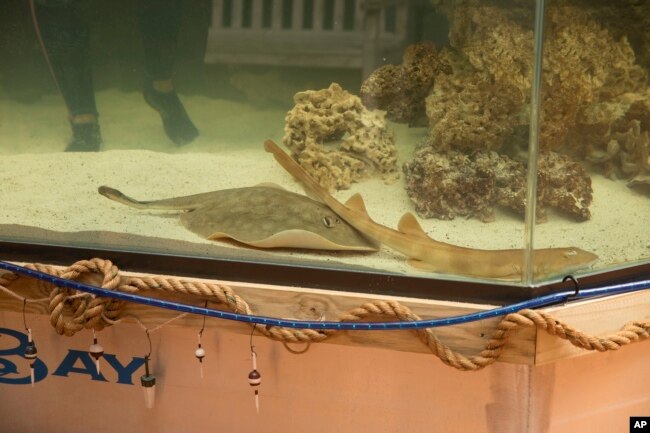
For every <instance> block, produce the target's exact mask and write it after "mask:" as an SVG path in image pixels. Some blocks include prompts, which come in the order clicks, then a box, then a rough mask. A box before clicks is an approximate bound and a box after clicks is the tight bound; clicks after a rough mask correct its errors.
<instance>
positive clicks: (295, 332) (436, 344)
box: [0, 258, 650, 371]
mask: <svg viewBox="0 0 650 433" xmlns="http://www.w3.org/2000/svg"><path fill="white" fill-rule="evenodd" d="M26 267H28V268H30V269H33V270H37V271H41V272H45V273H48V274H51V275H56V276H60V277H62V278H66V279H71V280H81V279H83V278H88V274H99V275H101V276H102V283H101V287H102V288H104V289H109V290H117V291H121V292H127V293H136V292H139V291H146V290H156V291H160V292H164V293H176V294H183V295H189V296H193V297H196V298H199V299H201V303H204V302H206V301H207V302H212V303H214V304H217V305H223V306H224V307H225V308H227V309H229V310H230V311H232V312H236V313H241V314H248V315H251V314H253V311H252V310H251V308H250V306H249V305H248V303H247V302H246V301H245V300H244V299H243V298H242V297H240V296H239V295H238V294H237V293H235V291H234V290H233V289H232V288H231V287H229V286H226V285H223V284H217V283H206V282H194V281H184V280H179V279H176V278H171V277H156V276H154V277H143V278H140V277H128V278H124V277H121V276H120V272H119V270H118V268H117V267H116V266H115V265H113V263H111V262H110V261H109V260H103V259H99V258H94V259H91V260H81V261H78V262H76V263H74V264H73V265H72V266H70V267H69V268H67V269H64V270H62V271H59V270H58V269H57V268H54V267H53V266H47V265H41V264H29V265H26ZM18 279H19V277H18V276H16V275H13V274H11V273H2V274H0V291H3V292H6V293H8V294H10V295H11V296H13V297H15V298H17V299H21V300H22V299H23V298H21V297H20V296H18V295H17V294H16V293H14V292H13V291H11V290H10V289H8V287H9V286H10V285H11V284H13V283H14V282H15V281H17V280H18ZM46 285H47V287H46V288H47V290H50V293H49V298H46V299H48V300H49V303H48V306H47V311H48V312H49V314H50V323H51V324H52V326H53V327H54V329H55V330H56V332H57V333H59V334H61V335H67V336H72V335H74V334H75V333H76V332H78V331H80V330H82V329H84V328H86V329H90V328H92V329H95V330H100V329H103V328H104V327H107V326H110V325H111V324H114V323H117V322H118V321H119V319H120V316H121V314H122V312H123V309H124V306H125V302H124V301H119V300H115V299H110V298H101V297H96V296H95V295H92V294H89V293H85V292H80V291H77V290H70V289H65V288H61V287H56V286H53V285H52V284H49V283H47V284H46ZM32 302H36V300H32ZM206 305H207V304H206ZM375 319H380V320H399V321H417V320H421V318H420V317H419V316H418V315H417V314H415V313H413V312H412V311H411V309H410V308H409V307H407V306H406V305H403V304H400V303H399V302H397V301H382V300H374V301H369V302H366V303H364V304H362V305H360V306H358V307H355V308H353V309H351V310H349V311H347V312H344V313H343V314H341V315H340V316H339V317H338V320H339V321H341V322H360V321H367V320H375ZM172 320H174V319H172ZM160 326H164V324H163V325H160ZM533 327H534V328H536V329H537V330H538V331H544V332H547V333H548V334H550V335H553V336H555V337H557V338H561V339H563V340H566V341H568V342H569V343H571V344H572V345H574V346H576V347H579V348H581V349H585V350H592V351H599V352H605V351H609V350H617V349H619V348H620V347H622V346H625V345H628V344H631V343H635V342H637V341H641V340H647V339H650V321H638V320H637V321H632V322H628V323H626V324H625V325H624V326H623V327H622V328H621V329H620V330H619V331H618V332H616V333H614V334H612V335H609V336H605V337H599V336H593V335H589V334H587V333H585V332H582V331H580V330H578V329H576V328H573V327H572V326H570V325H568V324H566V323H562V322H561V321H559V320H557V319H555V318H554V317H553V316H552V315H551V314H549V313H547V312H545V311H541V310H530V309H524V310H520V311H518V312H516V313H511V314H508V315H506V316H505V317H503V318H502V319H501V321H500V322H499V323H498V324H497V325H496V328H495V329H494V332H493V333H492V335H491V337H490V338H489V340H488V341H487V342H486V343H485V347H484V348H483V349H482V350H481V351H480V352H479V353H477V354H475V355H471V356H467V355H464V354H462V353H459V352H456V351H454V350H453V349H451V348H450V347H449V346H447V345H446V344H444V343H443V342H442V341H441V340H440V339H439V338H438V337H437V336H436V335H435V333H434V330H433V329H432V328H424V329H416V330H414V332H415V334H416V335H417V337H418V338H419V339H420V340H421V341H422V342H423V343H424V344H425V345H426V346H427V347H428V348H429V350H430V351H431V353H433V354H434V355H435V356H437V357H438V358H440V360H441V361H442V362H443V363H444V364H446V365H449V366H451V367H454V368H456V369H459V370H470V371H475V370H480V369H482V368H484V367H487V366H488V365H490V364H492V363H494V362H496V361H497V360H498V359H499V357H500V356H501V354H502V352H503V349H504V347H505V345H506V343H507V341H508V339H509V338H510V337H511V336H512V334H513V333H514V332H516V331H517V330H518V329H520V328H533ZM258 329H259V330H260V331H261V332H262V333H263V334H264V335H265V336H266V337H268V338H270V339H273V340H278V341H281V342H282V343H283V344H284V345H285V347H286V348H287V350H289V351H290V352H292V353H303V351H306V350H307V349H309V347H310V344H311V343H317V342H321V341H324V340H326V339H327V338H329V337H330V336H332V335H334V334H335V333H337V332H339V331H333V330H315V329H293V328H283V327H278V326H265V327H260V328H258ZM289 343H303V344H306V346H305V349H304V350H303V351H300V350H295V349H293V348H291V347H290V346H288V344H289Z"/></svg>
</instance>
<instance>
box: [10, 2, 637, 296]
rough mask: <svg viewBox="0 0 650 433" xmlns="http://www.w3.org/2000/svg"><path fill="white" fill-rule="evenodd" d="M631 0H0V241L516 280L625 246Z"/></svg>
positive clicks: (611, 262) (633, 86)
mask: <svg viewBox="0 0 650 433" xmlns="http://www.w3.org/2000/svg"><path fill="white" fill-rule="evenodd" d="M541 6H545V8H541ZM649 7H650V6H648V5H647V4H646V2H632V1H630V2H628V1H622V2H617V3H616V5H611V2H609V3H608V2H604V1H586V0H585V1H582V0H572V1H568V0H566V1H559V0H558V1H547V2H545V4H543V3H537V2H535V1H529V0H464V1H460V0H458V1H454V0H431V1H423V0H392V1H390V0H386V1H361V0H248V1H236V0H230V1H228V0H213V1H211V2H210V1H191V0H157V1H153V0H138V1H135V2H130V1H127V0H116V1H114V2H110V3H107V2H103V1H100V0H88V1H82V0H35V1H34V2H33V3H30V2H19V3H11V2H2V4H0V27H1V28H2V29H3V32H2V37H1V38H0V58H2V59H3V60H2V62H0V155H1V157H2V160H3V169H2V170H1V171H0V199H1V200H2V203H3V205H2V210H1V211H0V240H1V241H6V242H20V243H26V244H36V245H58V246H61V247H69V246H72V247H87V248H93V249H98V250H100V251H107V252H110V251H132V252H143V253H152V254H165V255H172V256H183V257H187V256H189V257H202V258H213V259H222V260H227V261H229V262H231V263H232V262H233V261H235V262H241V263H249V264H251V266H254V265H255V264H259V263H265V264H282V265H291V266H296V267H298V268H305V267H307V268H314V267H315V268H323V269H334V270H349V271H361V272H364V273H365V272H370V273H376V274H390V275H406V276H413V277H420V278H423V279H452V280H462V281H482V282H498V283H506V284H515V285H530V284H532V283H534V284H537V283H543V282H547V281H554V280H558V279H561V278H562V277H563V276H564V275H567V274H568V273H573V274H574V275H583V274H590V273H594V272H599V271H603V270H607V269H613V268H617V267H624V266H631V265H634V264H639V263H645V262H647V261H648V259H649V257H650V230H648V229H647V228H648V227H650V207H649V206H648V171H649V167H650V161H649V160H648V154H649V144H648V128H650V118H649V117H648V112H649V110H650V105H649V104H650V102H649V101H650V99H649V98H650V96H649V95H650V94H649V93H648V86H647V68H648V59H647V57H648V52H649V51H648V44H649V43H650V35H649V30H648V29H649V28H650V26H648V22H647V20H648V18H647V17H649V16H650V13H649V12H650V11H649V10H648V8H649ZM536 11H537V13H538V18H539V19H538V20H537V21H536ZM539 13H543V16H541V15H539ZM542 18H543V19H542ZM536 22H537V30H538V33H536ZM542 29H543V33H541V30H542ZM536 34H537V35H538V36H539V37H538V38H537V39H536ZM536 40H537V44H536ZM542 41H543V51H540V50H541V48H542V44H541V42H542ZM536 53H537V54H539V57H538V60H539V62H541V63H538V65H539V72H540V73H539V74H538V75H535V64H536V63H535V55H536ZM536 82H537V83H539V85H540V87H539V89H538V90H539V92H538V93H536V89H537V88H536V87H535V85H534V83H536ZM535 101H538V103H537V104H536V103H535ZM538 120H539V122H538ZM535 187H536V189H533V188H535ZM107 254H108V253H107ZM170 272H171V270H170ZM241 278H242V279H245V278H246V275H242V276H241Z"/></svg>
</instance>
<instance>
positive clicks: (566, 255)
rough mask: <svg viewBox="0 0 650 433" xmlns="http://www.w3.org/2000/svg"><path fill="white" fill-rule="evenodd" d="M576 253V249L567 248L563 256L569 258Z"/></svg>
mask: <svg viewBox="0 0 650 433" xmlns="http://www.w3.org/2000/svg"><path fill="white" fill-rule="evenodd" d="M576 255H578V252H577V251H576V250H568V251H567V252H566V253H564V257H566V258H569V257H573V256H576Z"/></svg>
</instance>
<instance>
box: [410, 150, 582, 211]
mask: <svg viewBox="0 0 650 433" xmlns="http://www.w3.org/2000/svg"><path fill="white" fill-rule="evenodd" d="M403 170H404V174H405V177H406V191H407V193H408V195H409V197H410V199H411V201H412V202H413V203H414V205H415V210H416V212H417V213H418V215H420V216H421V217H423V218H440V219H454V218H455V217H457V216H460V217H476V218H479V219H481V220H482V221H486V222H487V221H492V220H494V208H495V206H501V207H504V208H508V209H511V210H514V211H515V212H517V213H519V214H521V215H523V214H524V213H525V209H526V168H525V166H524V165H523V164H521V163H519V162H517V161H515V160H513V159H511V158H509V157H508V156H505V155H499V154H497V153H496V152H494V151H482V152H474V153H472V154H470V155H467V154H464V153H462V152H459V151H456V150H447V151H436V150H434V149H432V148H431V147H424V148H421V149H420V150H418V151H417V152H416V153H415V158H414V159H413V160H412V161H410V162H408V163H406V164H404V166H403ZM591 201H592V189H591V179H590V178H589V176H588V175H587V173H586V172H585V170H584V168H583V167H582V166H581V165H580V164H578V163H577V162H575V161H572V160H571V159H570V158H568V157H567V156H565V155H561V154H558V153H555V152H543V153H542V154H541V155H540V159H539V164H538V185H537V203H538V207H537V218H538V219H539V220H544V219H545V218H546V213H545V210H544V209H545V208H546V207H552V208H556V209H558V210H560V211H562V212H564V213H566V214H568V215H571V216H572V217H574V218H575V219H577V220H580V221H582V220H587V219H589V218H590V217H591V214H590V212H589V205H590V204H591Z"/></svg>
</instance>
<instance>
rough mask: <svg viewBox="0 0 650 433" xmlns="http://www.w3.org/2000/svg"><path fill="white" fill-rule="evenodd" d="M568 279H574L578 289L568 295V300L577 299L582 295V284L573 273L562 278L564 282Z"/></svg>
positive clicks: (574, 285) (574, 284)
mask: <svg viewBox="0 0 650 433" xmlns="http://www.w3.org/2000/svg"><path fill="white" fill-rule="evenodd" d="M566 281H572V282H573V287H574V288H575V289H576V291H575V292H574V293H573V294H572V295H569V296H567V298H566V300H567V301H572V300H574V299H577V298H578V296H579V295H580V284H579V283H578V279H577V278H575V277H574V276H573V275H567V276H566V277H564V278H563V279H562V282H563V283H564V282H566Z"/></svg>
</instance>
